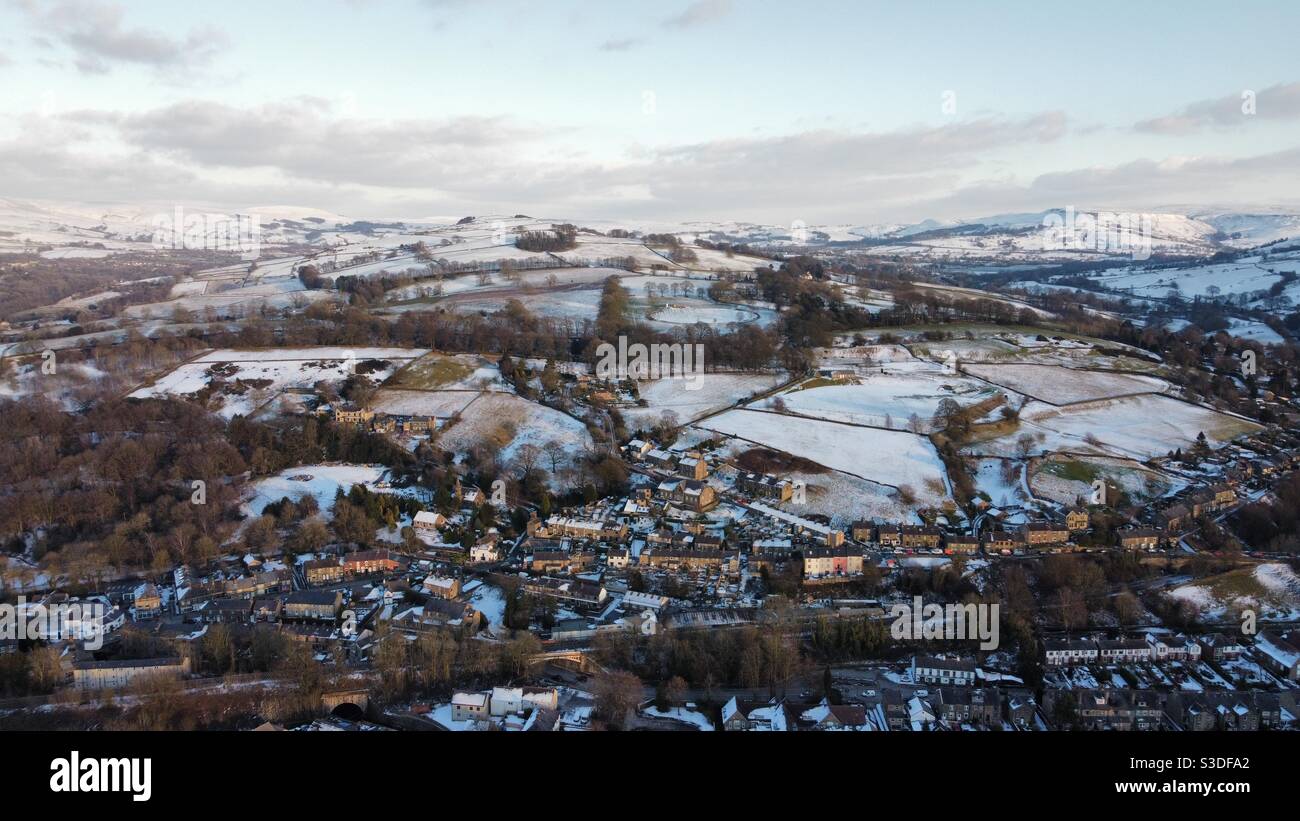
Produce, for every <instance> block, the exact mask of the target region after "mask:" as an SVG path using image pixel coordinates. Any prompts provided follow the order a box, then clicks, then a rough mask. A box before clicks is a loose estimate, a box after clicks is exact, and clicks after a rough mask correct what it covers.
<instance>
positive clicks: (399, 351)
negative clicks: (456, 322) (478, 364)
mask: <svg viewBox="0 0 1300 821" xmlns="http://www.w3.org/2000/svg"><path fill="white" fill-rule="evenodd" d="M428 352H429V351H428V349H425V348H366V347H356V348H342V347H327V346H322V347H311V348H265V349H262V350H256V351H236V350H220V351H211V352H209V353H205V354H204V355H203V356H200V357H199V358H197V359H195V360H194V361H195V362H298V361H320V360H324V359H348V358H349V357H350V358H353V359H355V360H357V361H358V362H362V361H364V360H367V359H398V360H410V359H418V358H419V357H421V356H424V355H425V354H427V353H428Z"/></svg>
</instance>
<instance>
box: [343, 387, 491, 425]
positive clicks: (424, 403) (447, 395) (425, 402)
mask: <svg viewBox="0 0 1300 821" xmlns="http://www.w3.org/2000/svg"><path fill="white" fill-rule="evenodd" d="M478 397H479V393H478V392H477V391H405V390H392V389H389V388H384V389H382V390H380V391H378V392H377V393H376V394H375V397H374V399H372V400H371V401H370V405H369V407H370V409H371V410H373V411H376V412H378V413H387V414H390V415H392V416H435V417H437V418H439V419H449V418H450V417H452V416H455V415H456V414H457V413H460V412H461V411H463V410H464V409H465V408H466V406H468V405H469V403H471V402H473V401H474V400H475V399H477V398H478Z"/></svg>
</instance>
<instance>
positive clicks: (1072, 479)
mask: <svg viewBox="0 0 1300 821" xmlns="http://www.w3.org/2000/svg"><path fill="white" fill-rule="evenodd" d="M1099 478H1104V479H1105V480H1106V481H1107V482H1108V483H1109V484H1112V485H1114V486H1116V487H1118V488H1120V489H1122V490H1123V491H1124V492H1125V493H1127V494H1128V495H1129V497H1130V498H1131V499H1132V500H1133V501H1135V502H1142V501H1144V500H1148V499H1155V498H1159V497H1162V496H1167V495H1169V494H1170V493H1173V492H1175V491H1178V490H1181V489H1182V488H1183V487H1185V486H1186V485H1187V483H1186V481H1184V480H1182V479H1179V478H1177V477H1174V476H1170V475H1168V474H1164V473H1157V472H1156V471H1153V470H1150V469H1148V468H1145V467H1143V466H1142V465H1141V464H1140V463H1138V462H1132V461H1126V460H1122V459H1111V458H1103V457H1087V458H1083V457H1076V458H1067V457H1058V458H1055V459H1048V460H1044V461H1041V462H1037V463H1036V464H1035V467H1034V471H1033V473H1032V475H1031V476H1030V480H1029V482H1030V487H1032V488H1033V491H1034V495H1035V496H1040V497H1043V498H1046V499H1050V500H1052V501H1054V502H1058V503H1060V504H1063V505H1072V504H1074V503H1075V501H1076V500H1077V499H1079V498H1080V497H1082V498H1084V499H1088V498H1090V497H1091V494H1092V482H1093V480H1094V479H1099Z"/></svg>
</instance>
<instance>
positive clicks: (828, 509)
mask: <svg viewBox="0 0 1300 821" xmlns="http://www.w3.org/2000/svg"><path fill="white" fill-rule="evenodd" d="M746 449H748V448H747V447H745V448H741V450H746ZM787 478H788V479H790V480H791V481H802V482H803V483H804V484H805V485H806V487H805V489H804V497H805V499H806V501H805V503H804V504H802V505H796V504H794V503H792V502H786V503H784V504H782V505H779V507H781V508H782V509H783V510H788V511H791V512H793V513H798V514H800V515H804V516H808V515H812V514H821V515H823V516H827V517H829V518H830V520H831V524H832V526H834V527H836V528H838V529H840V530H847V529H848V528H849V527H850V526H851V525H852V524H853V523H854V522H856V521H859V520H862V519H868V520H870V519H876V520H879V521H882V522H906V523H914V524H919V523H920V521H921V520H920V519H919V518H918V517H917V515H916V510H915V506H914V505H908V504H904V503H903V501H902V500H901V499H899V498H898V494H897V493H896V492H894V490H893V489H892V488H889V487H885V486H883V485H881V484H878V483H876V482H871V481H867V480H866V479H859V478H858V477H856V476H849V475H847V474H844V473H838V472H835V471H828V472H826V473H799V472H796V473H790V474H788V475H787Z"/></svg>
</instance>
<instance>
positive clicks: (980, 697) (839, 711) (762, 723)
mask: <svg viewBox="0 0 1300 821" xmlns="http://www.w3.org/2000/svg"><path fill="white" fill-rule="evenodd" d="M862 701H863V702H864V703H861V704H831V703H830V702H829V701H828V700H825V699H823V700H822V701H821V702H818V703H816V704H807V703H801V702H797V701H792V700H788V699H783V698H774V699H771V700H769V701H757V700H746V699H741V698H738V697H732V698H731V699H730V700H729V701H728V702H727V703H726V704H725V705H723V708H722V729H723V730H725V731H729V732H800V731H836V730H838V731H859V732H861V731H875V732H888V731H893V732H901V731H918V732H924V731H931V730H947V729H956V730H960V729H1030V728H1035V727H1041V725H1039V724H1038V723H1037V714H1038V705H1037V702H1036V701H1035V699H1034V696H1033V694H1032V693H1031V692H1029V691H1028V690H1007V691H1003V690H998V689H996V688H992V687H931V688H914V689H910V690H909V689H903V688H894V687H886V688H881V689H871V690H867V691H864V692H863V694H862Z"/></svg>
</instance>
